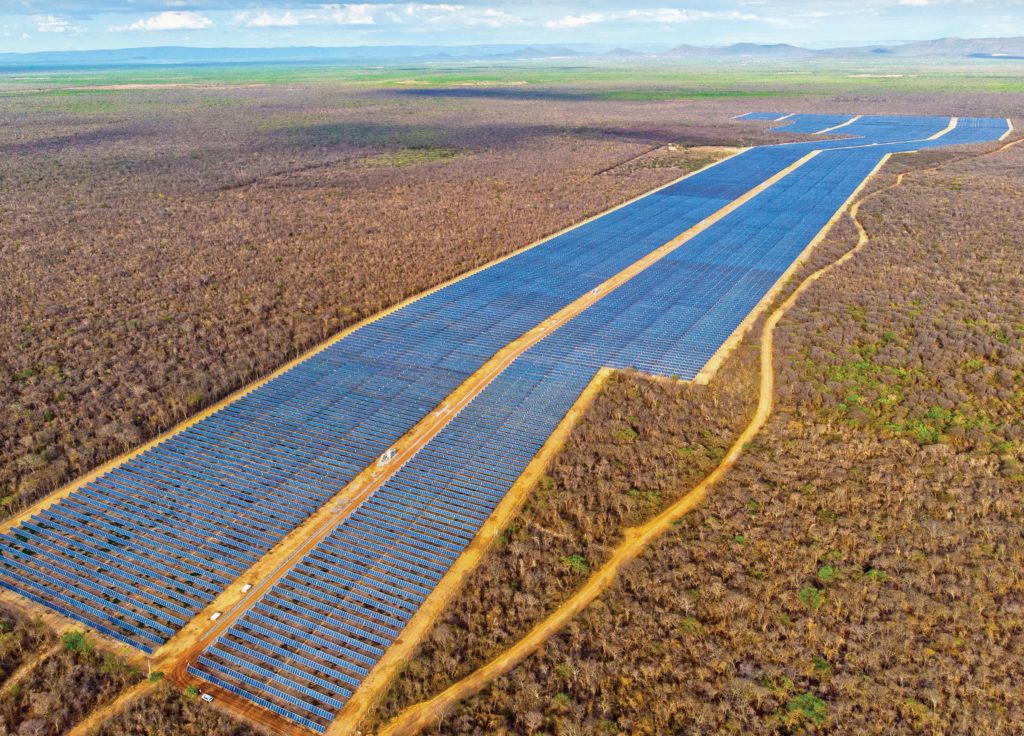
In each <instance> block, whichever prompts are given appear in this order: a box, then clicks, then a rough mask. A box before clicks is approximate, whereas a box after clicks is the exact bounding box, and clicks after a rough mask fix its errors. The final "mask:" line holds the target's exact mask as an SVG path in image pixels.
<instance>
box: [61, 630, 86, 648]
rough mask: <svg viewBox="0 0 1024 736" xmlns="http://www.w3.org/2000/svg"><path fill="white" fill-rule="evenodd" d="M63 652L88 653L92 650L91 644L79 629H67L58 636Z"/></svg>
mask: <svg viewBox="0 0 1024 736" xmlns="http://www.w3.org/2000/svg"><path fill="white" fill-rule="evenodd" d="M60 641H61V644H62V645H63V646H64V651H65V652H83V653H89V652H92V650H93V644H92V642H91V641H89V639H88V638H87V637H86V635H85V634H84V633H82V632H81V631H67V632H65V633H64V634H62V635H61V637H60Z"/></svg>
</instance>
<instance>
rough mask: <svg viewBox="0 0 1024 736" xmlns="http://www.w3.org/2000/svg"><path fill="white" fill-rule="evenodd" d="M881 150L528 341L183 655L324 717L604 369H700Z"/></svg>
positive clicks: (765, 199)
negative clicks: (209, 638) (205, 643)
mask: <svg viewBox="0 0 1024 736" xmlns="http://www.w3.org/2000/svg"><path fill="white" fill-rule="evenodd" d="M935 124H936V123H933V122H932V121H929V122H928V123H926V124H923V125H922V126H920V127H919V128H917V129H916V130H915V134H918V133H919V132H920V131H921V130H930V129H931V128H932V127H934V125H935ZM946 124H948V121H945V122H944V123H943V125H942V127H945V125H946ZM941 129H942V128H940V130H941ZM785 150H786V149H784V148H781V147H780V148H778V149H775V151H774V153H777V154H778V153H781V152H782V151H785ZM885 153H886V150H882V148H881V147H872V148H852V149H851V148H842V149H838V150H834V151H826V152H824V153H821V154H819V155H818V156H817V157H815V158H813V159H811V160H810V161H809V162H808V163H805V164H804V165H803V166H802V167H801V168H799V169H797V170H796V171H795V172H794V173H792V174H790V175H789V176H787V177H785V178H783V179H782V180H781V181H779V182H778V183H776V184H775V185H773V186H772V187H770V188H769V189H767V190H766V191H764V192H763V193H761V194H759V195H758V196H757V197H755V198H754V199H752V200H751V201H749V202H748V203H746V204H745V205H743V206H742V207H740V208H739V209H737V210H736V211H735V212H733V213H731V214H730V215H728V216H727V217H726V218H724V219H723V220H721V221H720V222H719V223H717V224H715V225H713V226H712V227H711V228H709V229H708V230H706V231H705V232H703V233H701V234H700V235H697V236H696V237H695V238H693V239H692V240H691V241H689V242H688V243H687V244H686V245H685V246H684V247H682V248H679V249H677V250H675V251H673V252H672V253H670V254H669V255H668V256H666V257H664V258H663V259H661V260H660V261H658V262H657V263H656V264H654V265H652V266H651V267H649V268H648V269H646V270H645V271H643V272H642V273H640V274H639V275H637V276H635V277H634V278H633V279H631V280H630V281H628V282H627V283H626V284H624V285H622V286H620V287H619V288H618V289H616V290H614V291H613V292H611V293H610V294H608V295H607V296H605V297H604V298H603V299H601V300H600V301H598V302H597V303H596V304H594V305H592V306H591V307H589V308H588V309H587V310H585V311H584V312H582V313H581V314H579V315H577V316H576V317H575V318H573V319H572V320H570V321H568V322H567V323H566V324H564V325H562V326H560V327H559V328H558V329H557V330H556V331H554V332H553V333H552V334H550V335H549V336H548V337H546V338H545V339H544V340H542V341H541V342H540V343H538V344H537V345H535V346H533V347H532V348H530V349H529V350H528V351H527V352H526V353H525V354H524V355H522V356H521V357H519V358H518V359H517V360H516V361H514V362H513V363H512V364H511V365H510V366H509V367H508V368H507V369H506V370H505V371H503V372H502V373H501V374H500V375H499V376H498V377H497V378H496V379H495V380H494V381H493V382H492V383H491V384H490V385H489V386H488V387H487V388H486V389H485V390H484V391H483V392H482V393H481V394H479V395H478V396H477V397H476V398H475V399H474V400H473V402H472V403H471V404H470V405H469V406H468V407H467V408H466V409H465V410H463V411H462V412H461V413H459V414H458V415H457V416H456V417H454V418H453V419H452V420H451V422H450V423H449V424H448V425H447V426H446V427H445V428H444V430H442V432H440V433H439V434H438V435H437V436H436V437H435V438H434V439H433V440H432V441H431V442H430V443H429V444H428V445H427V446H426V447H425V448H424V449H423V450H422V451H421V452H420V453H419V454H418V455H416V457H414V458H413V459H412V460H410V461H409V462H408V463H407V464H406V465H404V466H403V467H402V468H400V469H399V470H398V471H397V472H396V473H395V475H393V476H392V477H391V478H390V479H389V480H388V481H387V482H386V483H385V484H384V486H383V487H382V488H381V489H380V490H379V491H377V492H376V493H375V494H374V495H373V496H372V497H371V498H370V499H369V500H368V501H366V502H364V503H363V504H362V506H360V508H359V509H358V510H357V511H356V512H355V513H354V514H353V515H352V516H350V517H349V518H347V519H346V520H345V521H343V522H342V523H341V524H340V525H339V526H338V528H337V529H335V530H334V531H333V532H332V534H331V535H330V536H329V537H328V538H327V539H326V540H325V541H324V542H323V543H321V544H320V545H319V546H318V547H317V549H316V550H315V551H314V552H312V553H311V554H310V555H309V556H308V557H307V558H306V560H304V561H303V563H301V564H300V565H298V566H297V567H296V568H295V569H294V570H293V571H292V572H290V573H289V574H288V575H287V576H286V577H285V578H284V579H283V580H282V581H280V582H279V583H278V584H277V585H275V586H274V588H273V589H272V590H271V591H270V592H269V593H268V594H267V595H266V596H265V597H264V598H263V599H262V600H261V601H260V603H259V604H258V605H256V606H255V607H254V608H253V609H252V610H250V611H249V612H248V613H246V614H244V615H243V616H242V617H241V618H240V619H239V620H238V621H236V622H235V623H234V624H233V625H232V627H231V628H230V629H229V630H228V631H227V632H226V633H225V634H224V635H223V636H222V637H220V639H219V641H218V642H217V643H216V644H214V645H212V646H211V647H210V648H209V649H208V650H207V651H205V652H204V653H203V655H202V657H201V658H200V659H199V660H198V661H197V662H195V663H194V664H193V665H192V666H191V668H190V671H191V672H192V673H193V674H194V675H196V676H199V677H201V678H204V679H206V680H208V681H210V682H213V683H215V684H217V685H219V686H221V687H223V688H225V689H227V690H230V691H231V692H234V693H236V694H238V695H241V696H243V697H246V698H248V699H250V700H253V701H254V702H258V703H260V704H262V705H264V706H265V707H268V708H271V709H272V710H275V711H276V712H278V713H279V714H281V715H284V716H286V717H288V718H291V719H292V720H295V721H296V722H299V723H302V724H303V725H305V726H307V727H309V728H311V729H313V730H316V731H323V730H324V729H325V728H326V726H327V725H328V724H329V723H330V721H331V720H332V719H333V718H334V717H335V715H336V714H337V712H338V710H339V709H340V708H342V707H343V706H344V703H345V702H346V701H347V699H348V697H349V696H350V694H351V693H352V692H353V691H354V688H355V687H357V686H358V683H359V682H360V681H361V680H362V678H363V677H364V676H365V675H366V673H367V672H368V671H369V669H370V668H372V666H373V664H374V663H376V662H377V661H378V660H379V658H380V657H381V656H382V655H383V653H384V650H385V649H386V648H387V646H389V645H390V644H391V643H392V642H393V641H394V639H395V638H396V637H397V636H398V634H399V632H401V630H402V629H403V627H404V626H405V625H406V623H407V622H408V621H409V619H410V618H411V617H412V616H413V615H414V614H415V612H416V611H417V610H418V609H419V606H420V605H421V604H422V602H423V600H424V599H425V598H426V597H427V596H428V595H429V594H430V592H431V591H432V590H433V589H434V587H435V585H436V584H437V582H438V581H439V580H440V579H441V577H442V576H443V575H444V574H445V572H446V571H447V570H448V568H449V567H450V565H451V564H452V563H453V562H454V561H455V559H456V558H457V557H458V556H459V555H460V554H461V552H462V551H463V549H464V548H465V546H466V545H467V544H468V543H469V542H470V541H471V540H472V539H473V537H474V535H475V534H476V533H477V531H478V530H479V528H480V526H481V525H482V524H483V523H484V521H485V520H486V519H487V518H488V517H489V515H490V514H491V512H492V511H493V509H494V507H495V506H496V505H497V504H498V503H500V501H501V500H502V498H504V496H505V494H506V493H507V492H508V490H509V488H510V487H511V486H512V485H513V483H515V481H516V479H517V478H518V477H519V476H520V475H521V473H522V471H523V470H524V469H525V467H526V465H527V464H528V463H529V462H530V460H531V459H532V458H533V457H534V455H535V454H536V453H537V451H538V450H539V449H540V448H541V446H542V445H543V444H544V442H545V441H546V439H547V437H548V436H549V435H550V434H551V432H552V431H553V430H554V428H555V427H556V426H557V424H558V422H559V421H561V419H562V417H563V416H564V415H565V414H566V412H567V411H568V410H569V408H570V407H571V405H572V404H573V402H574V401H575V400H576V398H577V397H578V396H579V394H580V392H581V391H582V390H583V388H584V387H585V386H586V385H587V384H588V383H589V382H590V380H591V379H592V377H593V375H594V373H595V372H596V370H597V369H598V368H600V367H602V366H609V367H615V368H629V367H633V368H637V369H639V370H641V371H644V372H647V373H652V374H656V375H665V376H669V375H675V376H680V377H683V378H692V377H693V376H695V375H696V374H697V373H698V372H699V371H700V370H701V368H702V367H703V366H704V365H705V363H706V362H707V361H708V360H709V359H710V358H711V356H712V355H713V354H714V353H715V352H716V351H717V349H718V348H719V347H720V346H721V344H722V343H723V342H724V341H725V340H726V339H727V338H728V336H729V335H730V334H732V332H733V331H734V330H735V329H736V327H737V326H738V325H739V323H740V322H742V320H743V319H744V318H745V317H746V315H747V314H749V313H750V310H751V309H752V308H753V307H754V306H755V305H756V304H757V303H758V302H759V301H760V300H761V299H762V298H763V296H764V295H765V293H766V292H767V291H768V290H769V289H770V288H771V287H772V285H774V284H775V283H776V282H777V281H778V280H779V278H780V277H781V275H782V273H783V272H784V271H785V270H786V269H787V268H788V267H789V266H790V265H791V264H792V262H793V261H794V259H795V258H797V257H798V255H799V254H800V253H801V252H802V251H803V250H804V249H805V248H806V246H807V244H808V243H809V242H810V241H811V239H813V237H814V236H815V235H816V234H817V233H818V232H819V231H821V229H822V228H823V227H824V226H825V225H826V224H827V222H828V221H829V219H830V218H831V217H832V216H833V214H834V213H835V212H836V211H837V210H838V209H839V208H840V207H841V206H842V205H843V203H844V202H845V201H846V200H847V199H848V198H849V196H850V195H851V194H852V193H853V192H854V190H855V189H856V188H857V187H858V186H859V185H860V184H861V182H863V180H864V179H865V178H866V177H867V176H868V175H869V174H870V172H871V171H872V170H873V169H874V168H875V166H876V165H877V164H878V163H879V162H880V161H881V159H882V156H883V155H884V154H885ZM794 155H795V154H794V153H793V152H792V151H790V152H788V153H786V158H785V159H784V160H792V159H793V156H794ZM800 155H802V153H801V154H800ZM665 196H671V194H666V195H665ZM310 636H313V637H316V639H317V644H316V645H315V646H312V647H310V646H308V644H307V640H308V638H309V637H310Z"/></svg>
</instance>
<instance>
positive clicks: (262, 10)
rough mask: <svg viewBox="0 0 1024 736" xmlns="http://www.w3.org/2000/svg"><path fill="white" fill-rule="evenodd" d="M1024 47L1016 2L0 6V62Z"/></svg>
mask: <svg viewBox="0 0 1024 736" xmlns="http://www.w3.org/2000/svg"><path fill="white" fill-rule="evenodd" d="M1012 35H1024V0H814V1H810V0H781V1H779V2H775V1H773V0H732V1H729V0H727V1H725V2H707V1H706V0H691V1H690V2H686V3H684V4H679V3H675V2H672V1H671V0H640V1H638V2H627V1H623V0H619V1H618V2H602V1H601V0H598V1H597V2H572V1H564V0H547V1H546V2H545V1H543V0H532V1H530V0H527V1H525V2H524V1H522V0H520V1H519V2H505V1H503V0H482V1H479V2H478V1H477V0H446V1H445V2H434V1H433V0H422V1H420V2H357V3H338V2H305V1H303V0H0V52H2V51H40V50H62V49H94V48H123V47H133V46H162V45H188V46H297V45H318V46H353V45H362V44H368V45H381V44H430V45H437V44H440V45H456V44H474V43H524V44H526V43H576V44H581V43H598V44H611V45H620V46H633V47H644V48H650V47H657V46H662V47H668V46H673V45H677V44H680V43H693V44H700V45H715V44H724V43H733V42H737V41H755V42H763V43H776V42H786V43H794V44H799V45H804V46H811V47H819V48H820V47H825V46H835V45H855V44H864V43H875V42H889V41H899V40H915V39H927V38H937V37H941V36H961V37H968V36H1012Z"/></svg>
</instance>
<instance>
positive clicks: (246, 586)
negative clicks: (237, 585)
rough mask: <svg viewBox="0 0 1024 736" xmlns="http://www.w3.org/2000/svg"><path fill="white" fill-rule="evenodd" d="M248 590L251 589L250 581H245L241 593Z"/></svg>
mask: <svg viewBox="0 0 1024 736" xmlns="http://www.w3.org/2000/svg"><path fill="white" fill-rule="evenodd" d="M250 590H252V583H246V584H245V585H243V586H242V592H243V593H248V592H249V591H250Z"/></svg>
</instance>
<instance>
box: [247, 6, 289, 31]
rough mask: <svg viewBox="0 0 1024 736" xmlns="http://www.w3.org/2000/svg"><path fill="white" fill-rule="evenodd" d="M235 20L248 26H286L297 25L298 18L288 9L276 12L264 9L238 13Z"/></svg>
mask: <svg viewBox="0 0 1024 736" xmlns="http://www.w3.org/2000/svg"><path fill="white" fill-rule="evenodd" d="M235 20H236V21H238V22H239V23H244V24H245V25H247V26H248V27H249V28H287V27H288V26H297V25H299V19H298V18H297V17H295V15H294V14H293V13H292V12H291V11H290V10H287V11H285V12H284V13H277V14H274V13H269V12H267V11H266V10H264V11H262V12H260V13H239V14H238V15H237V16H235Z"/></svg>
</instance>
